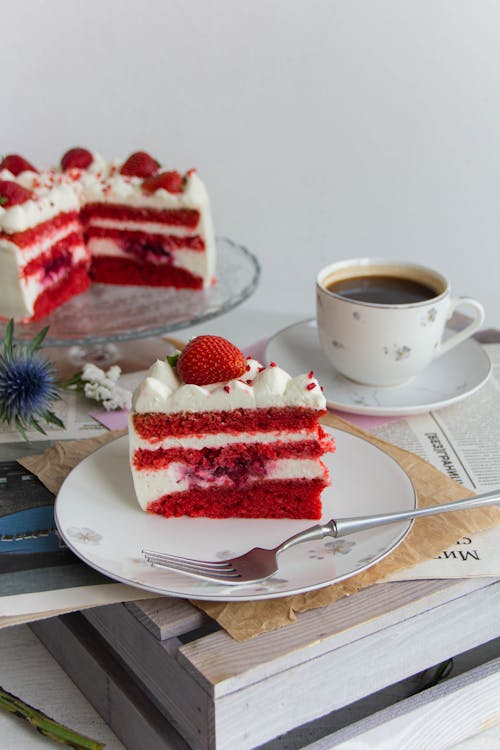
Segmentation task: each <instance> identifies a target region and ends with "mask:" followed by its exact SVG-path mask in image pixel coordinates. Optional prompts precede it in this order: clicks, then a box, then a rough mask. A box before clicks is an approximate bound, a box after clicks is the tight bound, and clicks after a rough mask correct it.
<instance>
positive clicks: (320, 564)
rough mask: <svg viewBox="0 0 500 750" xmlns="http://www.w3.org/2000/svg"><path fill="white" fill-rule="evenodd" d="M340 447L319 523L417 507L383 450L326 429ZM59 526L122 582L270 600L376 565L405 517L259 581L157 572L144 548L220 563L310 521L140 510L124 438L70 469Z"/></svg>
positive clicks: (296, 557)
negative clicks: (224, 581) (234, 582)
mask: <svg viewBox="0 0 500 750" xmlns="http://www.w3.org/2000/svg"><path fill="white" fill-rule="evenodd" d="M330 431H331V434H333V436H334V438H335V441H336V444H337V450H336V452H335V453H333V454H328V455H327V456H325V459H326V461H325V463H326V464H327V465H328V467H329V469H330V471H331V475H332V480H333V484H332V486H331V487H329V488H327V489H326V490H325V491H324V493H323V510H324V514H323V522H326V521H328V520H329V519H330V518H332V517H334V516H336V517H337V518H340V517H342V516H344V517H345V516H358V515H366V514H371V513H389V512H391V511H397V510H411V509H413V508H414V507H415V504H416V496H415V491H414V488H413V485H412V483H411V481H410V479H409V477H408V476H407V474H406V473H405V472H404V471H403V469H402V468H401V467H400V466H399V464H398V463H397V462H396V461H395V460H394V459H393V458H392V457H391V456H389V455H388V454H387V453H384V452H383V451H382V450H380V449H379V448H377V447H375V446H374V445H372V444H371V443H369V442H367V441H366V440H363V439H361V438H358V437H355V436H354V435H351V434H349V433H347V432H342V431H339V430H330ZM55 517H56V523H57V528H58V531H59V533H60V535H61V537H62V538H63V539H64V541H65V542H66V544H67V545H68V547H70V549H71V550H72V551H73V552H74V553H75V554H76V555H77V556H78V557H80V558H81V559H82V560H83V561H84V562H86V563H88V564H89V565H90V566H91V567H93V568H95V569H96V570H98V571H99V572H101V573H104V574H105V575H107V576H109V577H110V578H113V579H115V580H117V581H121V582H123V583H127V584H130V585H132V586H137V587H139V588H141V589H146V590H148V591H154V592H156V593H158V594H168V595H169V596H176V597H182V598H189V599H209V600H216V601H228V600H231V601H232V600H235V601H247V600H257V599H271V598H274V597H278V596H285V595H288V594H298V593H301V592H304V591H311V590H313V589H317V588H321V587H323V586H327V585H329V584H331V583H335V582H337V581H340V580H342V579H345V578H348V577H350V576H352V575H354V574H355V573H358V572H360V571H362V570H365V569H366V568H368V567H370V566H371V565H373V564H374V563H376V562H378V561H379V560H381V559H382V558H383V557H385V556H386V555H388V554H389V553H390V552H391V551H392V550H393V549H394V548H395V547H397V545H398V544H400V542H401V541H402V540H403V539H404V537H405V536H406V534H407V533H408V530H409V529H410V527H411V522H402V523H397V524H392V525H390V526H385V527H381V528H378V529H373V530H369V531H363V532H360V533H357V534H353V535H351V536H348V537H346V538H345V539H327V540H324V541H318V542H313V543H304V544H299V545H297V546H295V547H292V548H291V549H290V550H287V551H286V552H284V553H282V555H281V556H280V560H279V571H278V572H277V573H276V574H275V575H274V576H272V578H269V579H268V580H266V581H263V582H261V583H259V584H251V585H250V584H249V585H242V586H224V585H221V584H218V583H211V582H208V581H202V580H200V579H196V578H192V577H190V576H183V575H182V574H179V573H175V572H173V571H168V570H162V569H160V568H153V567H151V566H150V565H148V564H147V563H146V562H145V561H144V560H143V559H142V557H141V549H143V548H145V547H147V548H150V549H158V550H163V551H166V552H170V553H173V554H178V555H183V556H186V557H197V558H200V559H223V558H226V557H234V556H235V555H240V554H242V553H243V552H246V551H247V550H249V549H250V548H251V547H255V546H260V547H274V546H276V545H277V544H278V543H279V542H280V541H282V540H284V539H286V538H287V537H289V536H291V535H292V534H295V533H296V532H298V531H301V530H302V529H305V528H307V527H309V526H312V525H314V523H315V522H314V521H311V520H301V521H288V520H282V519H279V520H277V519H238V518H230V519H223V520H218V519H209V518H187V517H182V518H169V519H167V518H163V517H162V516H155V515H152V514H150V513H144V512H143V511H142V510H141V509H140V507H139V505H138V504H137V501H136V499H135V494H134V488H133V483H132V476H131V473H130V468H129V459H128V437H127V436H125V437H123V438H120V439H119V440H116V441H114V442H112V443H108V444H107V445H105V446H104V447H103V448H101V449H99V450H97V451H96V452H95V453H92V454H91V455H90V456H88V458H86V459H85V460H84V461H82V462H81V463H80V464H78V466H76V468H75V469H73V471H72V472H71V473H70V474H69V475H68V477H67V479H66V480H65V482H64V484H63V486H62V488H61V490H60V492H59V495H58V497H57V500H56V506H55Z"/></svg>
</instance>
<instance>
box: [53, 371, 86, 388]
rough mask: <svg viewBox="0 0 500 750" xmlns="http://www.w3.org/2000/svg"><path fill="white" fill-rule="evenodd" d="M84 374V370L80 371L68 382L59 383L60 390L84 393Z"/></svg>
mask: <svg viewBox="0 0 500 750" xmlns="http://www.w3.org/2000/svg"><path fill="white" fill-rule="evenodd" d="M82 374H83V370H80V371H79V372H75V374H74V375H72V376H71V377H70V378H68V379H67V380H63V381H62V382H61V383H59V387H60V388H65V389H67V388H73V389H74V390H77V391H83V388H84V384H83V380H82Z"/></svg>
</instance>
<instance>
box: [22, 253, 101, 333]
mask: <svg viewBox="0 0 500 750" xmlns="http://www.w3.org/2000/svg"><path fill="white" fill-rule="evenodd" d="M89 286H90V279H89V275H88V269H87V264H86V263H81V264H80V265H78V266H74V267H73V268H72V269H71V270H70V271H69V272H68V273H67V274H66V275H65V276H64V278H63V279H61V280H60V281H59V282H58V283H57V284H54V285H53V286H51V287H49V288H47V289H46V290H45V291H44V292H42V294H41V295H40V296H39V297H38V299H37V300H36V302H35V308H34V310H35V311H34V314H33V317H32V318H30V320H39V319H40V318H43V317H44V316H45V315H48V314H49V313H50V312H51V311H52V310H55V308H56V307H59V305H62V304H63V302H66V301H67V300H68V299H70V298H71V297H74V295H75V294H80V293H81V292H84V291H85V290H86V289H88V288H89Z"/></svg>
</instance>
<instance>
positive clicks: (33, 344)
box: [26, 326, 49, 354]
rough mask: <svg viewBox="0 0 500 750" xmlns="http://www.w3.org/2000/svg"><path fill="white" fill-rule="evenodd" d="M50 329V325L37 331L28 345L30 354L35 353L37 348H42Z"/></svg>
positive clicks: (27, 349)
mask: <svg viewBox="0 0 500 750" xmlns="http://www.w3.org/2000/svg"><path fill="white" fill-rule="evenodd" d="M48 330H49V327H48V326H45V328H42V330H41V331H39V332H38V333H37V335H36V336H35V338H34V339H32V340H31V341H30V343H29V344H28V346H27V347H26V351H27V352H28V354H33V353H34V352H36V350H37V349H40V347H41V345H42V341H43V340H44V338H45V336H46V335H47V331H48Z"/></svg>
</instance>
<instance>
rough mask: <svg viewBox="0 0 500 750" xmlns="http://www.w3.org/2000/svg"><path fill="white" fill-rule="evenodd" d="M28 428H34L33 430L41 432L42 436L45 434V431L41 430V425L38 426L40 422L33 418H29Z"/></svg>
mask: <svg viewBox="0 0 500 750" xmlns="http://www.w3.org/2000/svg"><path fill="white" fill-rule="evenodd" d="M30 426H31V427H34V428H35V430H37V431H38V432H41V433H42V435H46V434H47V433H46V432H45V430H44V429H43V427H42V425H41V424H40V422H39V421H38V420H37V419H35V417H31V418H30Z"/></svg>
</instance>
